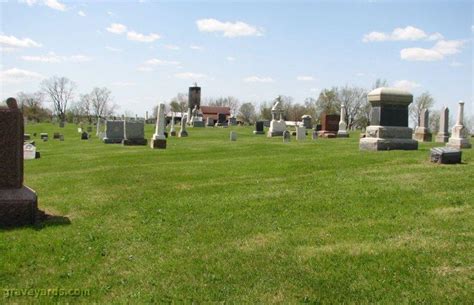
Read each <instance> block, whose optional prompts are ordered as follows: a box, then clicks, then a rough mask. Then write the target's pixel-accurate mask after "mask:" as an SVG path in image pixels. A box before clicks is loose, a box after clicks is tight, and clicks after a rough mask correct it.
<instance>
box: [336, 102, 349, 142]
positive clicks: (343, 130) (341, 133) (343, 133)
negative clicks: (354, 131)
mask: <svg viewBox="0 0 474 305" xmlns="http://www.w3.org/2000/svg"><path fill="white" fill-rule="evenodd" d="M337 137H338V138H347V137H349V133H348V132H347V122H346V105H344V104H342V105H341V116H340V120H339V129H338V131H337Z"/></svg>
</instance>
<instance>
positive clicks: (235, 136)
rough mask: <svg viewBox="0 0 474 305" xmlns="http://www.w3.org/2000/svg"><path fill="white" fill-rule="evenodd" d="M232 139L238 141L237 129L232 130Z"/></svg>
mask: <svg viewBox="0 0 474 305" xmlns="http://www.w3.org/2000/svg"><path fill="white" fill-rule="evenodd" d="M230 140H231V141H237V133H236V132H235V131H231V132H230Z"/></svg>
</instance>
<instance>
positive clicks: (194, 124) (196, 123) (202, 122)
mask: <svg viewBox="0 0 474 305" xmlns="http://www.w3.org/2000/svg"><path fill="white" fill-rule="evenodd" d="M192 126H193V127H205V126H204V121H195V122H193V124H192Z"/></svg>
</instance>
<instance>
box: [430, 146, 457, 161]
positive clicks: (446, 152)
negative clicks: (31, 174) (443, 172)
mask: <svg viewBox="0 0 474 305" xmlns="http://www.w3.org/2000/svg"><path fill="white" fill-rule="evenodd" d="M430 153H431V154H430V161H431V162H436V163H440V164H456V163H461V155H462V151H461V150H459V149H455V148H450V147H435V148H432V149H431V150H430Z"/></svg>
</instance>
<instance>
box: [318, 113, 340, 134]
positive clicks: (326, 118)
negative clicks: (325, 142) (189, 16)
mask: <svg viewBox="0 0 474 305" xmlns="http://www.w3.org/2000/svg"><path fill="white" fill-rule="evenodd" d="M340 119H341V117H340V116H339V115H338V114H325V113H323V114H322V115H321V130H320V131H319V133H318V136H320V137H322V138H335V137H336V136H337V131H338V130H339V121H340Z"/></svg>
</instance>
